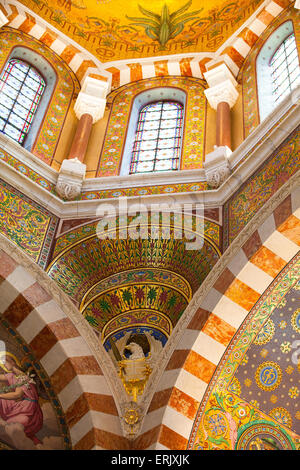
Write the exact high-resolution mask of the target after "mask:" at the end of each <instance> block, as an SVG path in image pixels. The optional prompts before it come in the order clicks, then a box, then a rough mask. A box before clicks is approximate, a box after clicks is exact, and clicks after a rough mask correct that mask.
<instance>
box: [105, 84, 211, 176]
mask: <svg viewBox="0 0 300 470" xmlns="http://www.w3.org/2000/svg"><path fill="white" fill-rule="evenodd" d="M156 87H175V88H180V89H181V90H183V91H185V92H186V95H187V99H186V105H185V119H184V137H183V145H182V152H181V166H180V168H181V169H186V170H187V169H189V170H191V169H195V168H202V160H203V144H204V132H205V106H206V104H205V95H204V86H203V81H201V80H199V79H193V78H181V77H178V78H173V77H164V78H163V77H162V78H153V79H151V80H140V81H138V82H135V83H133V84H130V85H127V86H124V87H122V89H119V90H118V92H117V93H116V92H113V93H112V95H111V97H109V98H108V103H111V113H110V117H109V122H108V126H107V130H106V136H105V140H104V144H103V149H102V153H101V158H100V163H99V170H98V174H97V176H113V175H118V174H119V168H120V164H121V160H122V152H123V148H124V144H125V139H126V129H127V125H128V122H129V118H130V113H131V106H132V102H133V100H134V98H135V97H136V96H137V95H138V94H139V93H141V92H142V91H145V90H147V89H148V90H150V89H151V88H156Z"/></svg>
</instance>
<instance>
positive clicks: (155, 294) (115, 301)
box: [81, 283, 188, 331]
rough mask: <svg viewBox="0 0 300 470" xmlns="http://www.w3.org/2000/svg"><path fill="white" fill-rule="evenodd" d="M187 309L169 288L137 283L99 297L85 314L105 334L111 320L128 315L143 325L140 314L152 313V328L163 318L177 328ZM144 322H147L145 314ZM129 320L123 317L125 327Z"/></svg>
mask: <svg viewBox="0 0 300 470" xmlns="http://www.w3.org/2000/svg"><path fill="white" fill-rule="evenodd" d="M187 305H188V301H187V299H186V298H185V297H184V296H183V295H182V294H181V293H180V292H178V291H176V290H175V289H172V288H170V287H169V286H164V285H157V284H154V283H147V284H143V283H135V284H134V285H127V286H124V287H118V288H114V289H111V290H109V291H108V292H105V293H103V294H101V295H99V296H97V297H96V298H94V299H92V300H91V301H90V302H89V303H88V304H86V305H85V306H84V308H83V309H82V312H81V313H82V314H83V316H84V317H85V318H86V320H88V322H89V323H90V324H91V325H92V326H93V327H94V328H95V329H97V330H99V331H101V330H102V328H103V327H104V325H105V324H106V323H107V322H108V321H109V320H111V319H112V318H115V317H118V316H119V315H121V314H123V313H125V312H132V316H133V317H134V318H135V321H136V322H137V323H139V324H140V322H141V318H140V313H141V311H143V312H144V311H145V310H147V311H148V312H149V313H150V312H151V315H147V322H149V323H150V324H151V323H152V324H153V325H159V324H161V317H162V316H167V317H169V318H170V320H171V321H172V323H173V325H174V324H176V323H177V321H178V319H179V318H180V316H181V315H182V313H183V312H184V310H185V309H186V307H187ZM162 314H163V315H162ZM143 318H144V319H143V322H144V321H145V320H146V319H145V314H143ZM126 320H127V321H128V319H127V318H126V316H124V315H122V323H123V324H124V323H125V321H126ZM168 327H169V325H168ZM168 329H169V328H168Z"/></svg>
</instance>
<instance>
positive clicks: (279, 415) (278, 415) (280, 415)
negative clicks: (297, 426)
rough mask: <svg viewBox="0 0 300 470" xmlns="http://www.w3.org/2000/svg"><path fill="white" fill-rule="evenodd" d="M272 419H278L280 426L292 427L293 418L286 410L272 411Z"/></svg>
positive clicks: (276, 409) (275, 409)
mask: <svg viewBox="0 0 300 470" xmlns="http://www.w3.org/2000/svg"><path fill="white" fill-rule="evenodd" d="M269 415H270V416H271V418H273V419H276V421H278V422H279V423H280V424H283V425H284V426H287V427H288V428H290V427H291V426H292V417H291V415H290V413H289V412H288V410H286V409H285V408H274V409H273V410H272V411H270V413H269Z"/></svg>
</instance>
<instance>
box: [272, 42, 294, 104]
mask: <svg viewBox="0 0 300 470" xmlns="http://www.w3.org/2000/svg"><path fill="white" fill-rule="evenodd" d="M270 66H271V68H272V81H273V94H274V96H275V102H276V103H278V102H279V101H281V100H282V99H283V98H284V97H285V96H287V95H288V94H289V93H290V92H291V91H292V90H293V89H294V88H296V86H297V85H298V84H300V67H299V58H298V52H297V45H296V41H295V36H294V34H290V35H289V36H288V37H287V38H286V39H285V40H284V41H283V42H282V43H281V45H280V46H279V48H278V49H277V51H276V52H275V54H274V55H273V57H272V59H271V61H270Z"/></svg>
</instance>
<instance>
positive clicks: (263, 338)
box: [254, 319, 275, 344]
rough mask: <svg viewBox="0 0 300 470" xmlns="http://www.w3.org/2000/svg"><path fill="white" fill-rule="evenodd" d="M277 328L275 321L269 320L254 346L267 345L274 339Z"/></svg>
mask: <svg viewBox="0 0 300 470" xmlns="http://www.w3.org/2000/svg"><path fill="white" fill-rule="evenodd" d="M274 333H275V327H274V323H273V321H272V320H271V319H270V320H268V321H267V322H266V323H265V324H264V326H263V327H262V329H261V330H260V332H259V333H258V335H257V336H256V338H255V340H254V344H267V343H268V342H269V341H270V339H272V338H273V336H274Z"/></svg>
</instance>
